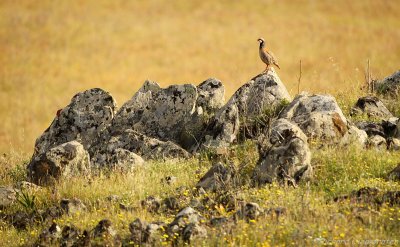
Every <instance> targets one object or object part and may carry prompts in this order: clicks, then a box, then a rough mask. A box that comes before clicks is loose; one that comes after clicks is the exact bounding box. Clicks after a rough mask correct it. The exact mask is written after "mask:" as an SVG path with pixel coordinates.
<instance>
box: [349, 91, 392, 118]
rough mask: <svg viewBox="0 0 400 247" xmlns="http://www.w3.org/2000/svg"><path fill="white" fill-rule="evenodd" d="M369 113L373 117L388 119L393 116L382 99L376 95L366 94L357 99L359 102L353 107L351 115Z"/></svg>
mask: <svg viewBox="0 0 400 247" xmlns="http://www.w3.org/2000/svg"><path fill="white" fill-rule="evenodd" d="M363 114H365V115H367V116H368V117H373V118H382V119H387V118H390V117H393V115H392V113H391V112H390V111H389V110H388V109H387V108H386V106H385V105H384V104H383V102H382V101H380V100H379V99H378V98H377V97H374V96H365V97H361V98H359V99H358V100H357V103H356V104H355V105H354V106H353V108H351V113H350V115H352V116H357V115H363Z"/></svg>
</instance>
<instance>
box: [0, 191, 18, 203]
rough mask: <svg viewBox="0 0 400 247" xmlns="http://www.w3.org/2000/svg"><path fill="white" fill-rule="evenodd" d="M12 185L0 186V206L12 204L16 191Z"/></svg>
mask: <svg viewBox="0 0 400 247" xmlns="http://www.w3.org/2000/svg"><path fill="white" fill-rule="evenodd" d="M16 191H18V190H16V189H15V188H13V187H6V186H0V208H5V207H8V206H10V205H12V204H13V203H14V202H15V201H16V200H17V192H16Z"/></svg>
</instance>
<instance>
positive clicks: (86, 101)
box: [33, 88, 117, 157]
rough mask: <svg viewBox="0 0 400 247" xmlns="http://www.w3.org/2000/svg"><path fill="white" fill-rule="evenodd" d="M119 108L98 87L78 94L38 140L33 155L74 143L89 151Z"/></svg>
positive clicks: (106, 93) (112, 99)
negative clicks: (74, 141) (77, 142)
mask: <svg viewBox="0 0 400 247" xmlns="http://www.w3.org/2000/svg"><path fill="white" fill-rule="evenodd" d="M116 107H117V106H116V102H115V100H114V98H113V97H112V96H111V95H110V94H109V93H108V92H106V91H104V90H102V89H99V88H94V89H90V90H87V91H84V92H81V93H78V94H76V95H75V96H74V97H73V98H72V100H71V103H70V104H69V105H68V106H66V107H65V108H64V109H62V110H59V111H58V112H57V116H56V117H55V118H54V120H53V122H52V123H51V125H50V127H49V128H48V129H47V130H46V131H45V132H44V133H43V134H42V135H41V136H40V137H39V138H38V139H37V140H36V143H35V152H34V155H33V156H34V157H36V156H37V155H40V154H43V153H45V152H46V151H47V150H49V149H50V148H53V147H56V146H59V145H61V144H63V143H66V142H70V141H73V140H77V141H79V142H80V143H82V145H83V146H84V147H85V149H88V148H89V146H90V145H91V144H92V143H94V142H95V141H96V140H97V137H98V136H99V134H100V133H101V132H102V131H103V130H104V129H106V128H107V126H108V125H109V124H110V123H111V121H112V119H113V117H114V115H115V111H116Z"/></svg>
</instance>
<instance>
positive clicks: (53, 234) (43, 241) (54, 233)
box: [35, 222, 61, 247]
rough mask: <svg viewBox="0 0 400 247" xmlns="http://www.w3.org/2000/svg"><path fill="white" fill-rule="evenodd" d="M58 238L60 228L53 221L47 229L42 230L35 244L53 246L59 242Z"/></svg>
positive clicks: (59, 237)
mask: <svg viewBox="0 0 400 247" xmlns="http://www.w3.org/2000/svg"><path fill="white" fill-rule="evenodd" d="M60 239H61V228H60V227H59V226H58V225H57V223H55V222H53V224H52V225H51V226H50V227H49V229H45V230H44V231H42V233H41V234H40V235H39V239H38V241H37V242H36V244H35V246H43V247H45V246H55V245H57V244H58V243H59V241H60Z"/></svg>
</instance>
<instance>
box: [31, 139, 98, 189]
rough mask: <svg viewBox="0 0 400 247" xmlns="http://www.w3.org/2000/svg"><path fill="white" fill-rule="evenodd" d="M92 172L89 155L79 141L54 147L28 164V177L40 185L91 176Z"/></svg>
mask: <svg viewBox="0 0 400 247" xmlns="http://www.w3.org/2000/svg"><path fill="white" fill-rule="evenodd" d="M90 172H91V167H90V157H89V154H88V152H87V151H86V150H85V148H84V146H83V145H82V144H80V143H79V142H77V141H71V142H67V143H64V144H61V145H59V146H56V147H53V148H51V149H49V150H48V151H46V152H45V153H42V154H41V155H39V156H36V157H34V158H33V159H32V160H31V162H30V163H29V164H28V176H29V177H30V178H31V180H32V182H34V183H35V184H39V185H41V184H43V185H48V184H51V183H53V182H55V181H57V180H59V179H61V178H70V177H73V176H77V175H90Z"/></svg>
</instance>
